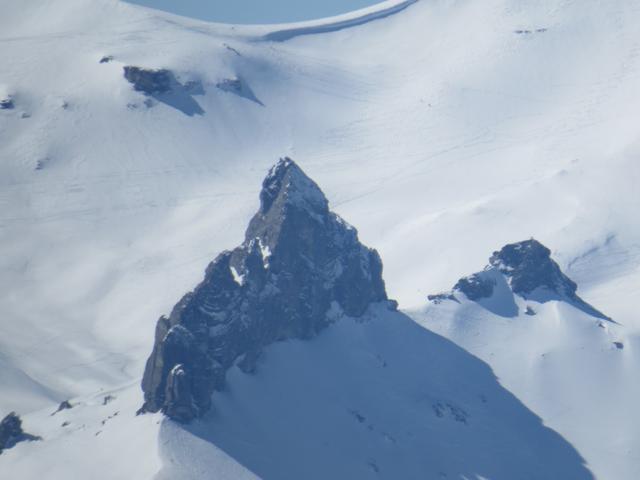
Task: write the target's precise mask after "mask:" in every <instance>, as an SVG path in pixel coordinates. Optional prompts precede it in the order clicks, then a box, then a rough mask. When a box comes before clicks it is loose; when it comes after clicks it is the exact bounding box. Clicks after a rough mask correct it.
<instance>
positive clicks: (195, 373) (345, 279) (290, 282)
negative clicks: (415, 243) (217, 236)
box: [142, 158, 387, 422]
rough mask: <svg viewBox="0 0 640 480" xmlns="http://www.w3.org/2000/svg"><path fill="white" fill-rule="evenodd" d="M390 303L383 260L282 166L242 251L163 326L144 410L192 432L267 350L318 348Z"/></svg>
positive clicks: (212, 268)
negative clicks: (344, 325)
mask: <svg viewBox="0 0 640 480" xmlns="http://www.w3.org/2000/svg"><path fill="white" fill-rule="evenodd" d="M386 300H387V295H386V291H385V286H384V282H383V280H382V262H381V261H380V257H379V256H378V253H377V252H376V251H375V250H372V249H370V248H367V247H365V246H363V245H362V244H361V243H360V242H359V240H358V235H357V231H356V230H355V229H354V228H353V227H351V226H350V225H348V224H347V223H346V222H344V221H343V220H342V219H341V218H340V217H339V216H338V215H336V214H334V213H332V212H331V211H330V210H329V207H328V202H327V199H326V198H325V196H324V194H323V193H322V191H321V190H320V188H319V187H318V186H317V185H316V184H315V183H314V182H313V181H312V180H311V179H310V178H309V177H307V176H306V175H305V173H304V172H303V171H302V170H301V169H300V167H298V165H296V163H294V162H293V161H292V160H291V159H289V158H284V159H281V160H280V161H279V162H278V163H277V164H276V165H275V166H274V167H273V168H272V169H271V170H270V172H269V174H268V175H267V177H266V178H265V180H264V182H263V185H262V191H261V193H260V209H259V211H258V212H257V213H256V214H255V216H254V217H253V219H252V220H251V222H250V223H249V226H248V228H247V231H246V235H245V240H244V242H243V243H242V245H241V246H239V247H238V248H236V249H234V250H232V251H225V252H223V253H221V254H220V255H219V256H218V257H217V258H216V259H215V260H214V261H213V262H212V263H211V264H210V265H209V266H208V267H207V269H206V273H205V278H204V280H203V281H202V283H200V284H199V285H198V286H197V287H196V288H195V289H194V290H193V291H192V292H190V293H188V294H186V295H185V296H184V297H183V298H182V299H181V300H180V301H179V302H178V304H177V305H176V306H175V307H174V308H173V311H172V312H171V314H170V315H169V316H168V317H166V316H162V317H161V318H160V319H159V320H158V323H157V326H156V336H155V345H154V348H153V352H152V354H151V356H150V357H149V359H148V361H147V365H146V369H145V373H144V378H143V381H142V389H143V391H144V399H145V403H144V406H143V410H144V411H158V410H162V411H163V412H164V413H165V414H166V415H167V416H169V417H171V418H173V419H175V420H178V421H182V422H188V421H190V420H192V419H193V418H195V417H198V416H201V415H203V414H204V413H205V412H207V411H208V410H209V409H210V408H211V397H212V394H213V392H214V391H215V390H218V389H220V388H222V387H223V386H224V383H225V374H226V371H227V370H228V369H229V368H230V367H231V366H232V365H234V364H237V365H238V366H239V367H240V368H241V369H242V370H243V371H245V372H251V371H253V369H254V368H255V367H256V361H257V359H258V357H259V356H260V354H261V351H262V349H263V348H264V347H265V346H267V345H269V344H271V343H273V342H277V341H280V340H285V339H290V338H298V339H308V338H312V337H313V336H315V335H316V334H317V333H318V332H320V331H321V330H322V329H324V328H325V327H327V326H328V325H329V324H330V323H331V322H332V321H334V320H335V319H336V318H337V317H339V316H341V315H346V316H349V317H359V316H361V315H363V314H364V313H365V311H366V310H367V308H368V306H369V305H370V304H372V303H374V302H381V301H386Z"/></svg>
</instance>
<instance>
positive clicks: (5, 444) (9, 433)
mask: <svg viewBox="0 0 640 480" xmlns="http://www.w3.org/2000/svg"><path fill="white" fill-rule="evenodd" d="M33 440H41V438H40V437H37V436H35V435H29V434H28V433H25V432H24V431H23V430H22V420H21V419H20V417H19V416H18V415H17V414H16V413H15V412H11V413H10V414H9V415H7V416H6V417H4V418H3V419H2V421H1V422H0V453H2V451H3V450H5V449H7V448H11V447H13V446H14V445H15V444H16V443H18V442H23V441H33Z"/></svg>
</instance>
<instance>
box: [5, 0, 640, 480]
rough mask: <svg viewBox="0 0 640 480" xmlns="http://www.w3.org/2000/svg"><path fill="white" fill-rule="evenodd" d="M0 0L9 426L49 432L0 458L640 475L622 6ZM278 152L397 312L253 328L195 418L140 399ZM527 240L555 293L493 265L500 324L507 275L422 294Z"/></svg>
mask: <svg viewBox="0 0 640 480" xmlns="http://www.w3.org/2000/svg"><path fill="white" fill-rule="evenodd" d="M0 11H2V15H0V41H1V44H0V45H1V47H0V65H2V67H1V68H0V312H2V320H0V385H2V390H1V393H0V417H1V418H4V416H5V415H7V414H9V412H11V411H14V410H15V411H16V412H17V413H18V414H20V416H21V418H22V428H23V429H24V431H26V432H28V433H29V434H31V435H34V436H40V437H42V440H41V441H33V442H20V443H17V444H15V445H14V446H13V447H12V448H8V449H6V450H4V451H3V452H2V454H1V455H0V471H3V472H4V471H9V472H11V473H12V475H13V476H14V477H15V478H25V479H31V478H36V477H44V478H70V477H72V478H75V477H78V478H81V477H83V476H84V477H91V478H105V479H112V478H116V479H119V478H123V479H124V478H127V479H129V478H140V479H144V478H154V477H155V476H156V475H157V476H158V477H159V478H163V476H164V478H180V477H179V475H181V476H183V477H184V478H202V472H209V471H211V469H215V470H216V472H219V475H220V476H221V477H223V478H224V476H225V475H226V476H227V477H228V478H240V477H241V475H247V476H251V475H256V476H262V477H266V478H284V477H287V476H288V478H293V477H296V476H297V478H299V477H300V475H301V472H303V470H301V469H304V468H308V467H309V466H311V465H313V466H314V467H316V468H315V469H314V475H317V476H318V477H322V476H324V478H327V476H329V477H331V476H332V477H340V476H341V475H342V473H343V472H348V473H347V474H346V476H347V477H349V478H358V477H362V478H369V477H372V478H375V477H376V476H380V477H383V478H415V476H416V475H418V474H420V475H426V476H427V478H439V477H438V476H440V477H442V478H463V477H461V475H464V476H466V478H509V479H511V478H535V479H539V478H545V479H546V478H589V477H588V476H589V473H588V471H587V470H586V469H589V470H590V471H592V472H593V474H594V475H595V477H596V478H598V479H611V478H615V479H623V480H624V479H627V480H632V479H635V476H636V475H637V471H638V470H639V469H640V459H639V458H638V456H637V451H638V438H639V435H638V433H637V432H638V431H640V427H639V426H638V422H639V421H640V420H639V417H638V415H637V414H636V413H635V405H636V404H637V403H638V400H640V392H639V391H638V388H637V387H636V385H637V382H635V381H634V380H635V376H636V372H637V371H638V366H639V360H638V355H637V353H636V352H637V351H638V348H639V340H638V339H639V333H640V322H639V321H638V316H637V312H636V309H637V308H636V302H635V298H636V297H637V291H638V288H639V286H640V229H639V226H638V222H637V221H636V219H635V218H636V216H637V213H636V212H637V211H638V210H639V208H640V195H638V194H637V184H638V182H639V181H640V163H639V162H638V156H639V155H640V144H639V141H638V138H639V135H638V134H639V131H638V129H639V128H640V127H638V125H640V123H639V122H638V118H637V117H638V113H637V108H636V107H635V104H634V102H633V99H635V98H637V97H638V96H639V94H640V82H639V81H638V78H639V76H640V55H639V53H640V35H639V34H638V29H637V24H638V22H639V21H640V6H639V5H638V4H637V2H636V1H634V0H620V1H616V2H600V1H598V0H585V1H582V2H571V1H562V0H545V1H542V2H529V3H526V4H525V3H523V2H520V1H517V0H490V1H488V2H487V1H485V2H480V1H476V0H455V1H444V0H442V1H441V0H436V1H426V0H419V1H417V2H413V1H406V2H396V1H390V2H385V3H382V4H380V5H377V6H374V7H371V8H369V9H366V10H363V11H358V12H353V13H350V14H347V15H343V16H340V17H335V18H331V19H323V20H317V21H312V22H305V23H299V24H292V25H270V26H232V25H223V24H214V23H207V22H202V21H198V20H194V19H187V18H182V17H177V16H172V15H169V14H166V13H162V12H158V11H155V10H151V9H147V8H142V7H137V6H133V5H129V4H126V3H123V2H119V1H117V0H66V1H65V2H51V1H47V0H29V1H25V2H10V1H0ZM283 156H290V157H292V158H294V159H295V160H296V162H298V163H299V165H300V167H301V168H302V170H304V171H305V172H306V174H308V175H309V177H310V178H313V179H314V181H315V182H317V184H318V185H321V186H322V189H323V191H324V193H325V194H326V197H327V198H328V199H329V203H330V204H329V206H330V208H331V210H332V211H334V212H336V214H338V215H340V216H341V217H343V218H345V219H347V220H348V221H349V222H350V223H352V224H353V225H355V226H357V228H358V232H359V239H360V241H361V242H362V243H363V244H364V245H368V246H370V247H372V248H375V250H376V251H377V252H378V253H379V255H380V258H381V259H382V263H383V265H384V282H385V285H386V292H387V293H388V296H389V298H393V299H396V300H397V301H398V302H399V310H400V311H398V312H391V311H388V310H386V309H385V308H382V309H381V310H376V309H375V308H374V309H373V311H371V312H370V313H368V314H367V320H366V321H365V320H362V319H361V320H362V321H359V320H355V319H353V318H351V317H345V318H343V319H341V320H340V321H336V322H333V323H332V324H331V325H330V326H328V327H327V328H326V329H323V330H322V331H321V332H319V334H318V335H317V336H316V337H314V338H312V339H291V340H289V341H283V342H277V343H274V344H269V345H265V346H264V352H263V357H264V358H262V356H261V358H262V360H261V362H262V363H260V365H258V368H257V369H256V371H255V372H254V373H253V374H246V373H243V372H242V370H241V369H240V368H239V367H236V366H232V367H230V369H229V370H228V372H227V379H226V386H225V388H224V390H223V391H220V392H216V393H215V394H214V397H213V403H214V407H215V409H213V410H212V411H211V413H210V414H207V415H205V417H203V418H202V419H201V420H196V421H194V422H192V423H191V424H189V425H188V426H181V425H177V424H175V423H174V422H172V421H170V420H166V419H164V416H163V415H162V414H145V415H139V416H136V415H135V412H136V411H137V410H138V408H139V407H140V406H141V404H142V402H143V395H142V393H141V392H140V382H141V378H142V375H143V371H144V368H145V360H146V359H147V357H148V356H149V353H150V352H151V351H152V349H153V343H154V338H153V336H154V335H153V333H154V326H155V322H156V320H157V319H158V318H159V317H160V316H161V315H164V314H166V313H168V312H170V311H171V309H172V307H173V306H174V304H175V302H176V300H178V299H180V298H181V297H182V296H183V295H184V293H185V292H188V291H191V290H192V289H193V288H194V287H195V286H196V285H198V283H199V282H200V281H201V280H202V271H203V269H204V268H205V267H206V265H207V264H208V263H209V262H210V261H212V260H213V259H215V258H216V256H217V255H218V254H219V253H220V252H223V251H225V250H228V249H232V248H233V247H235V246H236V245H238V244H240V243H241V242H242V239H243V233H244V231H245V229H246V226H247V225H248V224H249V221H250V219H251V218H252V216H253V215H254V213H255V212H256V211H259V209H260V207H259V205H258V203H259V198H258V195H257V194H258V191H259V185H260V182H261V181H262V179H263V177H264V175H265V174H266V173H267V171H268V170H269V168H270V167H271V166H272V164H273V162H274V160H275V159H277V158H280V157H283ZM531 237H534V238H536V239H537V240H539V241H540V242H541V243H542V244H543V245H546V246H547V247H548V248H549V249H550V252H549V254H548V256H549V258H553V260H554V262H555V264H556V266H557V268H558V271H560V273H561V274H562V275H563V277H556V279H558V278H560V279H564V277H566V278H570V279H571V280H570V281H571V283H566V284H563V285H565V287H567V288H568V290H563V291H562V294H563V295H564V296H563V295H559V296H558V297H559V298H553V299H548V301H544V302H543V301H541V299H540V298H533V297H530V296H528V295H527V294H526V293H529V292H525V295H524V296H522V295H519V294H518V292H516V291H515V290H514V289H513V284H512V283H510V279H509V277H508V275H507V276H505V272H504V271H502V270H501V269H500V268H499V266H498V267H496V265H493V267H494V268H493V270H492V269H489V270H485V271H483V273H482V274H481V275H480V276H481V277H483V276H485V275H490V276H495V279H496V281H498V280H500V279H502V280H504V283H502V284H500V291H499V292H497V293H499V294H506V295H507V297H509V295H510V296H511V299H512V301H513V303H514V304H515V308H514V307H513V305H512V304H510V308H511V310H510V312H511V313H509V314H508V315H505V312H503V311H501V310H498V311H496V309H495V308H494V309H493V310H492V308H491V305H490V302H491V301H493V300H495V297H494V294H495V293H496V292H494V291H493V290H492V292H491V295H490V296H488V297H483V299H484V300H482V299H480V300H478V301H474V300H472V299H470V298H468V297H467V296H466V295H465V294H464V293H456V291H454V295H455V296H456V298H457V299H458V302H459V303H458V302H456V301H449V300H444V301H442V302H440V303H439V304H434V303H430V302H429V301H428V300H427V297H428V295H430V294H433V293H435V292H441V291H444V290H446V289H449V288H451V286H452V285H455V284H456V282H457V281H458V279H461V278H463V277H465V276H466V275H469V274H470V273H471V272H476V271H480V270H481V269H482V267H483V265H484V263H485V262H486V258H487V256H488V254H489V253H490V252H492V251H493V250H494V249H496V248H499V247H500V246H502V245H509V244H513V242H518V241H521V240H522V239H526V238H531ZM538 263H539V262H538V261H536V262H534V264H535V265H538ZM490 265H492V264H490ZM554 271H555V270H554ZM556 273H557V272H556ZM238 274H239V275H241V274H242V273H241V272H238ZM563 281H564V280H563ZM496 285H497V284H496ZM571 285H576V288H577V290H576V289H574V288H573V287H571ZM556 293H557V292H556ZM571 293H572V294H574V295H579V297H578V298H579V299H580V302H582V303H580V305H582V306H583V307H584V306H585V305H589V306H592V307H591V308H593V309H596V310H597V311H591V310H585V308H577V305H576V302H573V303H572V302H570V301H567V298H565V297H566V296H567V294H571ZM487 302H489V303H487ZM495 303H496V304H499V305H500V306H504V305H503V304H502V303H501V302H495ZM527 307H529V308H530V310H531V311H529V310H528V308H527ZM527 312H529V313H535V314H534V315H529V314H527ZM599 312H602V314H601V315H599V314H598V313H599ZM356 316H357V315H356ZM603 317H610V319H611V320H612V321H609V320H608V319H607V318H603ZM424 327H427V328H424ZM432 332H436V333H432ZM440 335H442V336H440ZM443 337H446V338H447V339H448V340H446V339H445V338H443ZM452 342H453V343H452ZM456 344H457V345H456ZM381 359H382V360H381ZM384 362H386V364H387V366H386V367H383V366H382V365H384ZM484 362H486V363H484ZM487 364H488V365H489V366H490V367H491V368H492V369H493V372H494V373H495V375H496V376H497V378H498V379H499V383H498V381H497V380H496V377H495V376H494V373H492V371H491V370H490V368H489V367H488V366H487ZM294 380H295V382H294ZM336 386H337V387H336ZM285 392H286V393H288V395H283V393H285ZM482 395H485V399H487V400H488V401H487V402H486V403H484V402H483V401H482V397H481V396H482ZM262 399H264V401H262ZM64 400H69V402H70V405H71V406H72V408H65V409H63V410H61V411H59V412H57V413H55V414H53V413H54V412H55V411H56V410H57V409H58V406H59V404H60V403H61V402H62V401H64ZM320 410H321V411H322V412H323V413H324V415H319V414H318V412H319V411H320ZM461 412H464V414H462V413H461ZM52 414H53V415H52ZM439 414H440V416H439ZM283 418H290V419H296V421H295V422H293V421H291V422H283V421H281V419H283ZM457 418H458V419H460V418H467V423H466V424H465V423H464V422H462V421H458V420H456V419H457ZM550 429H553V430H550ZM306 432H309V434H306ZM385 435H388V436H389V437H390V438H393V439H394V440H395V443H394V441H393V440H390V439H388V438H387V437H386V436H385ZM114 458H117V459H118V461H117V462H114ZM540 458H548V459H553V461H551V460H549V461H548V462H540V460H539V459H540ZM291 459H295V461H293V460H291ZM527 467H530V468H528V469H527ZM525 470H526V472H527V473H526V475H529V476H528V477H527V476H525V473H523V472H524V471H525ZM305 473H306V471H305ZM309 475H310V474H309ZM443 475H447V476H446V477H445V476H443Z"/></svg>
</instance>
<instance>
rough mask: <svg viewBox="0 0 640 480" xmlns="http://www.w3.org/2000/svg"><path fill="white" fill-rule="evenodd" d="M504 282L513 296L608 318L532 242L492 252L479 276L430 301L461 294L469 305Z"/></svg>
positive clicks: (545, 250)
mask: <svg viewBox="0 0 640 480" xmlns="http://www.w3.org/2000/svg"><path fill="white" fill-rule="evenodd" d="M500 279H504V281H505V282H506V284H507V285H508V288H509V289H510V290H511V292H512V293H513V294H514V295H518V296H520V297H522V298H524V299H531V300H534V301H538V302H545V301H548V300H562V301H566V302H568V303H571V304H572V305H574V306H575V307H576V308H579V309H581V310H583V311H585V312H586V313H589V314H590V315H593V316H595V317H597V318H602V319H605V320H610V318H609V317H607V316H606V315H604V314H603V313H601V312H600V311H598V310H596V309H595V308H594V307H592V306H591V305H589V304H588V303H587V302H585V301H584V300H582V299H581V298H580V297H579V296H578V294H577V293H576V291H577V288H578V287H577V285H576V283H575V282H574V281H573V280H571V279H570V278H569V277H567V276H566V275H565V274H564V273H562V270H561V269H560V267H559V266H558V264H557V263H556V262H555V261H554V260H553V259H552V258H551V250H549V249H548V248H547V247H545V246H544V245H543V244H542V243H540V242H538V241H537V240H535V239H533V238H532V239H530V240H525V241H522V242H517V243H511V244H508V245H505V246H504V247H502V249H500V250H499V251H497V252H493V255H491V258H490V259H489V265H487V266H486V267H485V269H484V270H483V271H482V272H478V273H474V274H473V275H470V276H468V277H464V278H461V279H460V280H458V282H457V283H456V284H455V286H454V287H453V290H452V292H451V293H449V294H438V295H430V296H429V300H432V301H435V302H441V301H443V300H447V299H450V300H456V301H457V300H458V297H457V296H456V294H458V295H459V294H464V296H465V297H466V298H468V299H469V300H472V301H480V300H482V299H485V298H489V297H491V296H493V295H494V293H495V291H496V288H497V284H498V280H500Z"/></svg>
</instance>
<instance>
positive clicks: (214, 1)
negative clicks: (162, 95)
mask: <svg viewBox="0 0 640 480" xmlns="http://www.w3.org/2000/svg"><path fill="white" fill-rule="evenodd" d="M126 1H128V2H129V3H136V4H138V5H145V6H148V7H153V8H158V9H161V10H166V11H168V12H171V13H175V14H178V15H184V16H187V17H195V18H200V19H203V20H211V21H216V22H224V23H281V22H296V21H300V20H312V19H316V18H322V17H328V16H331V15H337V14H340V13H346V12H350V11H352V10H357V9H359V8H363V7H367V6H369V5H373V4H376V3H379V2H380V0H320V1H318V0H316V1H312V0H226V1H223V0H126Z"/></svg>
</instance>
